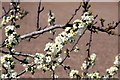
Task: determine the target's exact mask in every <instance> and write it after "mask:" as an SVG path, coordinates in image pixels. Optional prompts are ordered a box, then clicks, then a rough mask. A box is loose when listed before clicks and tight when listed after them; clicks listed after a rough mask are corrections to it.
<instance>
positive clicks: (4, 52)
mask: <svg viewBox="0 0 120 80" xmlns="http://www.w3.org/2000/svg"><path fill="white" fill-rule="evenodd" d="M0 52H1V53H3V54H10V52H7V51H3V50H0ZM12 55H17V56H24V57H31V58H34V55H32V54H28V53H22V52H15V53H12Z"/></svg>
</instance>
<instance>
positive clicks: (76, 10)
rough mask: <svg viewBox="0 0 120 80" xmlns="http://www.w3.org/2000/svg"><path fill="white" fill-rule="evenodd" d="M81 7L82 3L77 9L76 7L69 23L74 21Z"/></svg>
mask: <svg viewBox="0 0 120 80" xmlns="http://www.w3.org/2000/svg"><path fill="white" fill-rule="evenodd" d="M80 8H81V4H80V5H79V6H78V8H77V9H75V12H74V14H73V15H72V16H71V18H70V19H69V21H68V22H67V24H69V23H70V22H71V21H72V19H73V18H74V17H75V15H76V14H77V12H78V11H79V10H80Z"/></svg>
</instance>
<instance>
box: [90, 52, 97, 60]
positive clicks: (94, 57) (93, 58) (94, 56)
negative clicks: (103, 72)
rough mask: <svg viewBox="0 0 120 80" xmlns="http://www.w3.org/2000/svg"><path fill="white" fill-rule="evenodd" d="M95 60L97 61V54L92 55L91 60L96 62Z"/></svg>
mask: <svg viewBox="0 0 120 80" xmlns="http://www.w3.org/2000/svg"><path fill="white" fill-rule="evenodd" d="M95 59H96V54H95V53H93V54H91V55H90V60H92V61H94V60H95Z"/></svg>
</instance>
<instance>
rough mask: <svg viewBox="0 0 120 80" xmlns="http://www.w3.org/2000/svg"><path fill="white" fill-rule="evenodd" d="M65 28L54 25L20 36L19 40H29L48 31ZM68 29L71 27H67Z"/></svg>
mask: <svg viewBox="0 0 120 80" xmlns="http://www.w3.org/2000/svg"><path fill="white" fill-rule="evenodd" d="M65 27H67V25H55V26H51V27H48V28H45V29H42V30H40V31H34V32H31V33H28V34H25V35H22V36H20V38H21V40H24V39H27V38H30V37H33V36H36V35H40V34H43V33H45V32H48V31H50V30H54V29H58V28H65ZM69 27H72V25H71V26H70V25H69Z"/></svg>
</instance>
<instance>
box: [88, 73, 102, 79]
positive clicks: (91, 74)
mask: <svg viewBox="0 0 120 80" xmlns="http://www.w3.org/2000/svg"><path fill="white" fill-rule="evenodd" d="M87 78H90V79H100V78H101V76H100V73H99V72H93V73H87Z"/></svg>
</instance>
